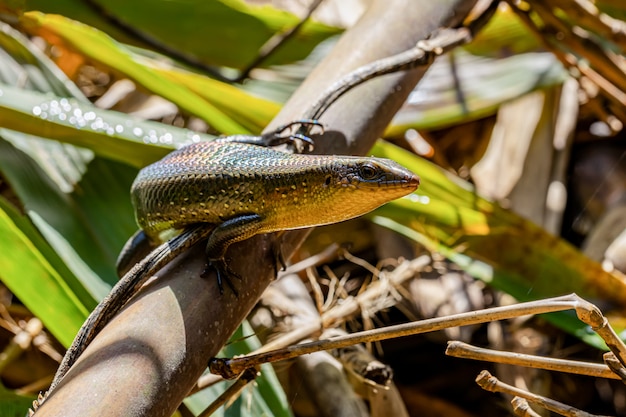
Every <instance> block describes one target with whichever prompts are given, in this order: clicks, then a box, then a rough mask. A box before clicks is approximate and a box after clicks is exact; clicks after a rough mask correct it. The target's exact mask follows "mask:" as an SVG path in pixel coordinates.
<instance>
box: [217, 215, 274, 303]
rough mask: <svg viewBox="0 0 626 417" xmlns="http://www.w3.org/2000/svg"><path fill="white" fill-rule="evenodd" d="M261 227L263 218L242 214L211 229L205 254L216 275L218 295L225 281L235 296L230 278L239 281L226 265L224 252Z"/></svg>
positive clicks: (221, 291) (252, 234)
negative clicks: (218, 288)
mask: <svg viewBox="0 0 626 417" xmlns="http://www.w3.org/2000/svg"><path fill="white" fill-rule="evenodd" d="M262 225H263V218H262V217H261V216H260V215H259V214H244V215H241V216H237V217H233V218H232V219H228V220H225V221H224V222H223V223H221V224H219V225H218V226H216V227H215V229H213V232H212V233H211V235H210V236H209V240H208V242H207V244H206V254H207V258H208V261H209V264H210V265H211V266H213V267H214V268H215V272H216V273H217V283H218V285H219V287H220V293H223V292H224V291H223V288H222V281H223V280H224V281H226V283H227V284H228V286H229V287H230V288H231V289H232V290H233V292H234V293H235V294H236V293H237V290H236V289H235V287H234V285H233V283H232V281H231V279H230V277H235V278H238V279H241V277H240V276H239V275H238V274H237V273H235V272H234V271H233V270H232V269H231V268H230V267H229V266H228V264H227V263H226V260H225V259H224V257H225V256H226V250H227V249H228V247H229V246H230V245H232V244H233V243H235V242H240V241H242V240H245V239H248V238H250V237H252V236H254V235H256V234H257V233H258V231H259V230H260V229H261V226H262Z"/></svg>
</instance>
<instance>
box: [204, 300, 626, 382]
mask: <svg viewBox="0 0 626 417" xmlns="http://www.w3.org/2000/svg"><path fill="white" fill-rule="evenodd" d="M565 310H575V311H576V314H577V315H578V318H579V319H580V320H581V321H583V322H584V323H586V324H588V325H589V326H591V328H592V329H593V330H594V331H596V332H597V333H598V334H599V335H600V336H601V337H602V338H603V339H604V340H605V341H606V344H607V346H608V347H609V349H611V352H613V354H614V355H615V356H616V358H617V359H618V360H619V361H620V363H622V364H626V345H624V343H623V342H622V341H621V340H620V338H619V337H618V336H617V334H616V333H615V332H614V331H613V329H612V328H611V326H610V325H609V324H608V320H607V319H606V318H605V317H604V316H603V315H602V313H601V312H600V310H599V309H598V308H597V307H596V306H595V305H593V304H591V303H590V302H588V301H585V300H584V299H582V298H580V297H579V296H577V295H576V294H570V295H566V296H561V297H554V298H548V299H544V300H539V301H531V302H527V303H520V304H515V305H511V306H504V307H495V308H490V309H486V310H481V311H473V312H469V313H461V314H454V315H451V316H447V317H437V318H432V319H427V320H421V321H419V322H413V323H405V324H399V325H394V326H387V327H382V328H379V329H375V330H368V331H363V332H358V333H353V334H350V335H347V336H344V337H339V338H334V339H326V340H318V341H315V342H310V343H303V344H299V345H295V346H291V347H288V348H284V349H278V350H275V351H271V352H265V353H260V354H256V355H249V356H243V357H239V358H235V359H218V358H215V359H213V360H212V361H211V363H210V369H211V372H213V373H217V374H219V375H221V376H222V377H224V378H235V377H237V376H238V375H239V374H241V373H242V372H243V371H245V370H246V369H248V368H250V367H253V366H256V365H258V364H261V363H265V362H277V361H281V360H285V359H291V358H294V357H297V356H300V355H306V354H309V353H313V352H317V351H320V350H330V349H338V348H343V347H346V346H350V345H353V344H357V343H367V342H376V341H380V340H385V339H390V338H394V337H403V336H410V335H416V334H422V333H427V332H433V331H437V330H442V329H447V328H450V327H458V326H468V325H472V324H479V323H487V322H490V321H495V320H505V319H511V318H515V317H519V316H525V315H529V314H544V313H553V312H557V311H565Z"/></svg>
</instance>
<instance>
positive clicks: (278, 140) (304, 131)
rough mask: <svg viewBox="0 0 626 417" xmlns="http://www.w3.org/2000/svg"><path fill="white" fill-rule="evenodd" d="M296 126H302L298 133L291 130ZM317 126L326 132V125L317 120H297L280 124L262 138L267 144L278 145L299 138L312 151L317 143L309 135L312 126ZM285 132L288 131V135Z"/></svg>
mask: <svg viewBox="0 0 626 417" xmlns="http://www.w3.org/2000/svg"><path fill="white" fill-rule="evenodd" d="M294 126H300V128H299V129H298V131H297V132H296V133H291V132H290V130H291V128H293V127H294ZM315 126H317V127H319V128H320V129H321V133H320V134H323V133H324V125H322V124H321V123H320V122H318V121H317V120H297V121H294V122H291V123H287V124H286V125H283V126H280V127H279V128H277V129H275V130H273V131H271V132H268V133H266V134H264V135H262V136H261V138H262V141H263V142H264V144H265V146H277V145H282V144H284V143H293V142H295V141H296V140H299V141H301V142H304V143H306V145H307V151H309V152H310V151H312V150H313V149H314V146H315V143H314V142H313V140H312V139H311V138H310V137H308V136H307V135H308V134H310V132H311V130H312V128H313V127H315ZM285 132H287V134H286V135H285Z"/></svg>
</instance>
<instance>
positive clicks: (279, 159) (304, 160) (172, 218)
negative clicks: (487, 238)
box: [131, 140, 419, 256]
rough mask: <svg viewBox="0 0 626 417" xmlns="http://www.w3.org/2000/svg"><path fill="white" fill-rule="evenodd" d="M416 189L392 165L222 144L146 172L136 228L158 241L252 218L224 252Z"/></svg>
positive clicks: (139, 182) (198, 148) (135, 193)
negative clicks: (172, 233) (167, 234)
mask: <svg viewBox="0 0 626 417" xmlns="http://www.w3.org/2000/svg"><path fill="white" fill-rule="evenodd" d="M418 185H419V178H418V177H417V176H416V175H415V174H413V173H412V172H410V171H409V170H407V169H406V168H403V167H402V166H400V165H399V164H397V163H396V162H394V161H391V160H387V159H381V158H373V157H372V158H368V157H352V156H328V155H300V154H295V155H294V154H289V153H285V152H281V151H278V150H275V149H271V148H266V147H262V146H257V145H252V144H247V143H239V142H237V141H232V140H218V141H214V142H202V143H196V144H193V145H190V146H187V147H184V148H181V149H179V150H177V151H175V152H172V153H171V154H169V155H167V156H166V157H165V158H163V159H162V160H160V161H158V162H156V163H154V164H152V165H150V166H148V167H146V168H144V169H142V170H141V172H140V173H139V175H138V176H137V179H136V180H135V182H134V183H133V186H132V190H131V193H132V201H133V204H134V206H135V210H136V217H137V222H138V224H139V226H140V227H141V228H142V229H143V231H144V232H145V233H146V235H147V236H148V237H149V238H150V239H151V240H153V241H158V240H159V234H160V233H161V232H163V231H165V230H168V229H181V228H183V227H185V226H187V225H190V224H194V223H212V224H216V225H219V224H222V223H224V222H226V221H227V220H231V219H236V218H238V217H242V216H243V217H246V216H249V221H248V220H246V221H244V222H243V223H250V224H252V225H253V226H254V227H252V228H249V227H243V228H242V227H240V226H241V225H238V229H237V230H232V229H233V227H228V228H230V229H231V233H229V234H230V235H231V236H229V237H228V239H227V241H222V242H218V243H216V244H217V246H220V247H219V248H216V250H217V252H223V251H224V250H225V249H226V247H227V246H228V245H229V244H230V243H233V242H234V241H238V240H242V239H244V238H247V237H250V236H251V235H254V234H258V233H268V232H273V231H278V230H288V229H297V228H303V227H309V226H317V225H323V224H329V223H335V222H339V221H342V220H347V219H350V218H353V217H356V216H359V215H362V214H364V213H367V212H369V211H371V210H373V209H375V208H376V207H379V206H380V205H382V204H384V203H386V202H388V201H390V200H393V199H395V198H398V197H401V196H403V195H406V194H409V193H411V192H412V191H414V190H415V189H416V188H417V186H418ZM216 231H219V227H218V228H217V230H216ZM222 232H228V231H219V233H222ZM236 234H240V235H241V236H235V235H236ZM233 237H235V238H234V239H233ZM239 237H240V238H239ZM214 240H215V239H214ZM218 240H219V239H218ZM222 246H223V248H222ZM222 249H223V250H222ZM216 255H217V256H221V255H222V254H221V253H218V254H216Z"/></svg>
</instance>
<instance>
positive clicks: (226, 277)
mask: <svg viewBox="0 0 626 417" xmlns="http://www.w3.org/2000/svg"><path fill="white" fill-rule="evenodd" d="M211 267H212V268H213V269H215V274H216V275H217V285H218V286H219V289H220V294H224V286H223V284H222V283H223V282H226V284H227V285H228V286H229V287H230V289H231V291H232V292H233V294H235V296H237V297H238V296H239V292H238V291H237V288H235V285H234V284H233V281H232V280H231V278H233V277H234V278H237V279H238V280H241V276H240V275H239V274H238V273H236V272H235V271H233V270H232V269H231V268H230V267H229V266H228V264H227V263H226V261H225V260H224V259H210V260H209V263H208V264H207V267H206V268H205V269H204V271H203V272H202V274H200V276H201V277H202V278H205V277H206V276H207V275H208V274H209V270H210V268H211Z"/></svg>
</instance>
